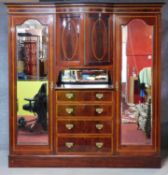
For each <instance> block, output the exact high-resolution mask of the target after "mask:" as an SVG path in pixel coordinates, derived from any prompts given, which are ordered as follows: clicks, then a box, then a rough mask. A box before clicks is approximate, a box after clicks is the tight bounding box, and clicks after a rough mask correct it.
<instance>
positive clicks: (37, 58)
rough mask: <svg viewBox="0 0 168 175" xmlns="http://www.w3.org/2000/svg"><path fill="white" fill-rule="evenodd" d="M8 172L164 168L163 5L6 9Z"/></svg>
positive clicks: (11, 6) (32, 5)
mask: <svg viewBox="0 0 168 175" xmlns="http://www.w3.org/2000/svg"><path fill="white" fill-rule="evenodd" d="M6 5H7V8H8V15H9V17H8V19H9V30H8V31H9V32H8V33H9V40H8V43H9V106H10V114H9V118H10V119H9V123H10V124H9V126H10V149H9V166H10V167H160V166H161V157H160V30H161V29H160V17H161V7H162V5H163V4H162V3H129V4H126V3H74V4H72V3H42V2H41V3H6Z"/></svg>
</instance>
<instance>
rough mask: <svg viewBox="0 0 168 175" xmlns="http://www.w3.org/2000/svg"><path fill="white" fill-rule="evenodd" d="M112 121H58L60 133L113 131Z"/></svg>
mask: <svg viewBox="0 0 168 175" xmlns="http://www.w3.org/2000/svg"><path fill="white" fill-rule="evenodd" d="M111 126H112V121H111V120H109V121H58V123H57V128H58V133H61V134H67V133H75V134H82V133H88V134H96V133H111V128H112V127H111Z"/></svg>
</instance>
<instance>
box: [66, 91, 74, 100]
mask: <svg viewBox="0 0 168 175" xmlns="http://www.w3.org/2000/svg"><path fill="white" fill-rule="evenodd" d="M65 97H66V98H67V99H68V100H71V99H73V98H74V97H75V94H74V93H72V92H69V93H66V94H65Z"/></svg>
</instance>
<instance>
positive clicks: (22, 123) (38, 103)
mask: <svg viewBox="0 0 168 175" xmlns="http://www.w3.org/2000/svg"><path fill="white" fill-rule="evenodd" d="M25 100H26V101H28V103H27V104H24V105H23V109H24V110H26V111H29V112H32V113H34V114H35V115H36V116H37V118H36V119H33V120H29V121H28V120H27V121H26V119H25V118H24V117H20V118H19V120H18V127H19V128H22V129H29V130H30V131H33V130H34V128H35V127H36V126H37V125H39V124H40V125H41V126H42V128H43V130H45V131H46V130H47V84H46V83H43V84H42V85H41V87H40V89H39V91H38V93H37V94H36V95H35V96H34V97H33V98H32V99H31V98H25ZM29 123H30V124H29Z"/></svg>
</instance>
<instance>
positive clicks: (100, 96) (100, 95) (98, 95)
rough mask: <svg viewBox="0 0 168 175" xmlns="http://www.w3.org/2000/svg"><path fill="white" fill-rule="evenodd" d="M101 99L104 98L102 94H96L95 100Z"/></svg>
mask: <svg viewBox="0 0 168 175" xmlns="http://www.w3.org/2000/svg"><path fill="white" fill-rule="evenodd" d="M103 97H104V94H103V93H97V94H96V98H97V99H98V100H100V99H102V98H103Z"/></svg>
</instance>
